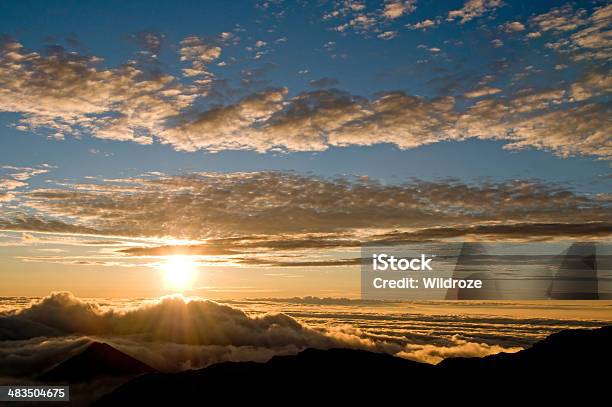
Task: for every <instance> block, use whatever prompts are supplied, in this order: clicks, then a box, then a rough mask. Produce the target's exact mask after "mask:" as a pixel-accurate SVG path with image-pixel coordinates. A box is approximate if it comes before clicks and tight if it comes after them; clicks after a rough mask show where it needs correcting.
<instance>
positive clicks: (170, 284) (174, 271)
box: [160, 256, 197, 292]
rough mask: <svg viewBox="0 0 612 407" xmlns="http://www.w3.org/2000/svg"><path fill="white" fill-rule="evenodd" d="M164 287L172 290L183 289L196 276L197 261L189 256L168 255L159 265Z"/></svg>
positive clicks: (189, 284)
mask: <svg viewBox="0 0 612 407" xmlns="http://www.w3.org/2000/svg"><path fill="white" fill-rule="evenodd" d="M160 268H161V270H162V272H163V274H164V280H165V283H166V287H167V288H169V289H171V290H173V291H179V292H180V291H185V290H187V289H189V288H191V287H192V285H193V283H194V281H195V278H196V269H197V263H196V262H195V261H194V260H193V259H192V258H191V257H190V256H168V257H167V258H166V260H165V261H164V263H162V264H161V266H160Z"/></svg>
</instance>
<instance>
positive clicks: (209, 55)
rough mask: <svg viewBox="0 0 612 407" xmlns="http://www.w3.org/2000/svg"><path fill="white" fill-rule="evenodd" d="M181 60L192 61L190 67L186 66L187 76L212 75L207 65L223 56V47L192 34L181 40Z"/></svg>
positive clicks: (185, 73) (185, 72) (184, 70)
mask: <svg viewBox="0 0 612 407" xmlns="http://www.w3.org/2000/svg"><path fill="white" fill-rule="evenodd" d="M179 54H180V55H181V61H188V62H191V67H190V68H184V69H183V74H184V75H185V76H189V77H194V76H203V77H210V76H212V74H211V73H209V72H208V70H207V66H208V64H210V63H211V62H212V61H214V60H215V59H217V58H219V57H220V56H221V47H219V46H217V45H214V44H210V43H208V42H206V41H205V40H204V39H203V38H201V37H198V36H190V37H187V38H185V39H184V40H182V41H181V48H180V49H179Z"/></svg>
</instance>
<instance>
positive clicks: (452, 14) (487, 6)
mask: <svg viewBox="0 0 612 407" xmlns="http://www.w3.org/2000/svg"><path fill="white" fill-rule="evenodd" d="M502 5H503V2H502V1H501V0H467V1H466V2H465V4H464V5H463V7H462V8H461V9H459V10H452V11H449V12H448V17H447V20H449V21H452V20H456V19H458V20H459V22H460V23H461V24H464V23H467V22H468V21H471V20H473V19H474V18H476V17H480V16H482V15H484V14H485V13H487V12H490V11H493V10H495V9H497V8H498V7H501V6H502Z"/></svg>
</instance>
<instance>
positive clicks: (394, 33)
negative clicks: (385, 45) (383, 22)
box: [377, 31, 397, 40]
mask: <svg viewBox="0 0 612 407" xmlns="http://www.w3.org/2000/svg"><path fill="white" fill-rule="evenodd" d="M377 37H378V38H380V39H383V40H391V39H393V38H395V37H397V31H385V32H382V33H380V34H378V35H377Z"/></svg>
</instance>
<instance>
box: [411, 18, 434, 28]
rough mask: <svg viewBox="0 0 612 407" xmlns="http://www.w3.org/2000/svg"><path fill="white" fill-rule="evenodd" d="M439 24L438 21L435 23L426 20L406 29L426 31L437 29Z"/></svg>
mask: <svg viewBox="0 0 612 407" xmlns="http://www.w3.org/2000/svg"><path fill="white" fill-rule="evenodd" d="M438 24H439V22H438V21H434V20H430V19H425V20H423V21H419V22H418V23H415V24H408V25H406V27H408V28H410V29H411V30H425V29H427V28H430V27H435V26H436V25H438Z"/></svg>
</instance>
